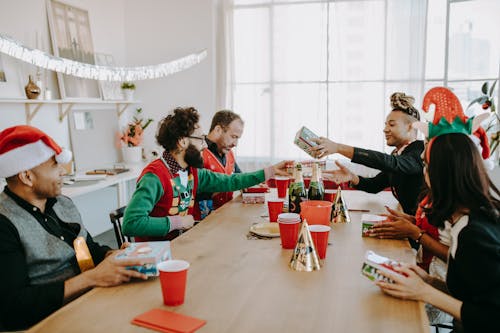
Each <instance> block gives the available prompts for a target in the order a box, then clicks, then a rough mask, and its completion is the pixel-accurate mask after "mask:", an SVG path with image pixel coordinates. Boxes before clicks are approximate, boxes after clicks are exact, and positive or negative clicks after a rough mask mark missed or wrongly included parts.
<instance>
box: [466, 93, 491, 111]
mask: <svg viewBox="0 0 500 333" xmlns="http://www.w3.org/2000/svg"><path fill="white" fill-rule="evenodd" d="M487 100H488V96H481V97H478V98H475V99H473V100H472V101H471V102H470V104H469V106H468V107H467V109H468V108H470V107H471V106H472V104H475V103H480V104H483V103H484V102H486V101H487Z"/></svg>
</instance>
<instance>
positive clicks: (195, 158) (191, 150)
mask: <svg viewBox="0 0 500 333" xmlns="http://www.w3.org/2000/svg"><path fill="white" fill-rule="evenodd" d="M184 161H186V163H187V164H188V165H189V166H190V167H193V168H198V169H201V168H203V156H202V155H201V152H200V151H199V150H198V149H196V147H195V146H194V145H192V144H190V145H189V146H188V147H187V149H186V153H185V155H184Z"/></svg>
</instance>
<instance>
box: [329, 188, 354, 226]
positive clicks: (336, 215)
mask: <svg viewBox="0 0 500 333" xmlns="http://www.w3.org/2000/svg"><path fill="white" fill-rule="evenodd" d="M332 216H333V218H332V222H333V223H349V222H351V217H350V216H349V211H348V210H347V205H346V204H345V201H344V198H343V197H342V190H341V189H340V186H339V188H338V189H337V195H335V201H334V202H333V213H332Z"/></svg>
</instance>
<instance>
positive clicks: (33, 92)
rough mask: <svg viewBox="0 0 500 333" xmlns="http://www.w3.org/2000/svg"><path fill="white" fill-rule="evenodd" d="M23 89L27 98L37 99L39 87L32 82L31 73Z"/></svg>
mask: <svg viewBox="0 0 500 333" xmlns="http://www.w3.org/2000/svg"><path fill="white" fill-rule="evenodd" d="M24 91H25V92H26V97H28V99H37V98H38V95H40V92H41V90H40V87H39V86H37V85H36V84H35V82H33V80H32V78H31V75H30V76H29V81H28V84H27V85H26V87H24Z"/></svg>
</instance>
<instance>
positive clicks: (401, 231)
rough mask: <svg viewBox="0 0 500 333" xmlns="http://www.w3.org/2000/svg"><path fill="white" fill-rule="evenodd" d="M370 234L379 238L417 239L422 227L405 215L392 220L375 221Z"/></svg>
mask: <svg viewBox="0 0 500 333" xmlns="http://www.w3.org/2000/svg"><path fill="white" fill-rule="evenodd" d="M369 234H370V236H373V237H377V238H396V239H402V238H406V237H409V238H411V239H417V238H418V236H419V235H420V228H419V227H417V226H416V225H414V224H413V223H411V221H410V220H407V219H405V218H404V217H393V219H392V220H391V221H382V222H377V223H375V224H374V225H373V226H372V228H371V229H370V230H369Z"/></svg>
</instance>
